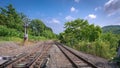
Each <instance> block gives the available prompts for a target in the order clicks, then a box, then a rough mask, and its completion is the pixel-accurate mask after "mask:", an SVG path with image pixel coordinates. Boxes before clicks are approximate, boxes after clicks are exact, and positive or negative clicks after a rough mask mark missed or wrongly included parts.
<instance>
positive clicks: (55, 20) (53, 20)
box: [50, 18, 60, 24]
mask: <svg viewBox="0 0 120 68" xmlns="http://www.w3.org/2000/svg"><path fill="white" fill-rule="evenodd" d="M50 23H55V24H59V23H60V21H59V20H57V19H55V18H53V19H52V20H51V21H50Z"/></svg>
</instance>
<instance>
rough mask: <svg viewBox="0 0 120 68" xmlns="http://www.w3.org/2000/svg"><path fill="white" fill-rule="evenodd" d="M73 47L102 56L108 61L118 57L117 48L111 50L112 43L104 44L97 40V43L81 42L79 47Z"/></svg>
mask: <svg viewBox="0 0 120 68" xmlns="http://www.w3.org/2000/svg"><path fill="white" fill-rule="evenodd" d="M71 47H72V48H74V49H76V50H79V51H83V52H85V53H89V54H93V55H96V56H100V57H103V58H106V59H112V58H113V57H115V56H116V46H114V47H113V48H110V42H104V41H101V40H96V41H95V42H87V41H81V42H79V44H78V45H74V46H71Z"/></svg>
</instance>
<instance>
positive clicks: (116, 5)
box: [104, 0, 120, 16]
mask: <svg viewBox="0 0 120 68" xmlns="http://www.w3.org/2000/svg"><path fill="white" fill-rule="evenodd" d="M104 10H105V12H107V13H108V15H109V16H111V15H114V14H117V13H118V14H120V0H109V1H108V2H106V3H105V5H104Z"/></svg>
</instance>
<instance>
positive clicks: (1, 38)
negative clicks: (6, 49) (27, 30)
mask: <svg viewBox="0 0 120 68" xmlns="http://www.w3.org/2000/svg"><path fill="white" fill-rule="evenodd" d="M0 41H15V42H22V41H23V39H22V38H19V37H0Z"/></svg>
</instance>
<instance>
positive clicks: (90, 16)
mask: <svg viewBox="0 0 120 68" xmlns="http://www.w3.org/2000/svg"><path fill="white" fill-rule="evenodd" d="M96 17H97V16H96V15H94V14H89V15H88V16H86V17H85V19H95V18H96Z"/></svg>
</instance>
